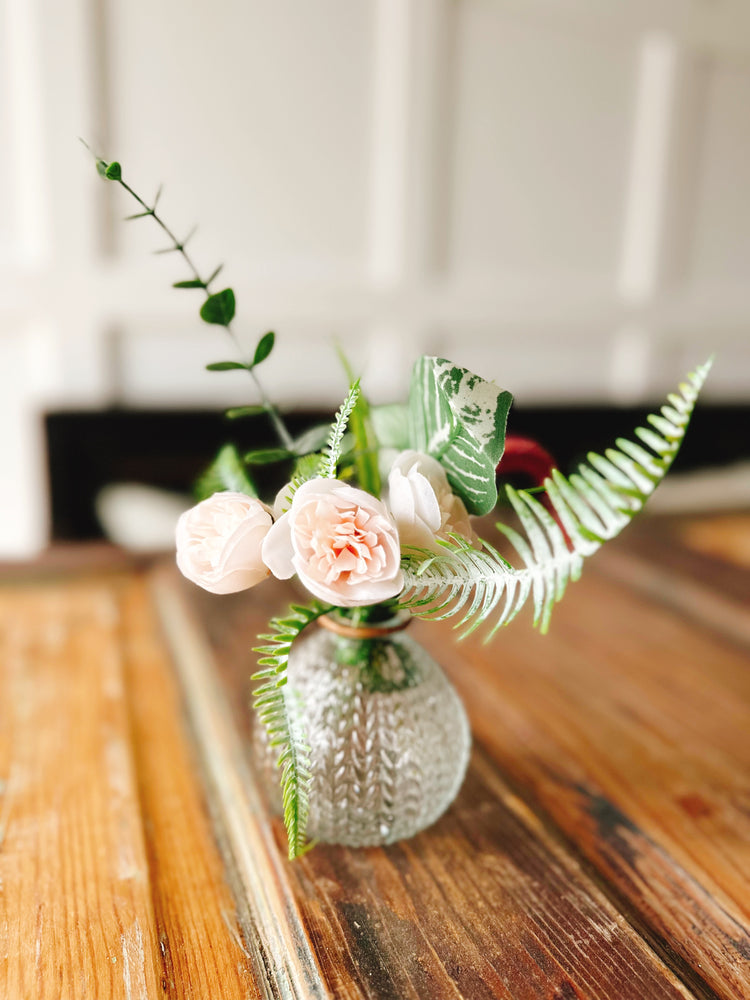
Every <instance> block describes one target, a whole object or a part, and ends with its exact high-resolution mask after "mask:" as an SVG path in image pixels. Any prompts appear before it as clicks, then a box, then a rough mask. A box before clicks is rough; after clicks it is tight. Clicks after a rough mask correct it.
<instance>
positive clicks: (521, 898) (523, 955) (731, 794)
mask: <svg viewBox="0 0 750 1000" xmlns="http://www.w3.org/2000/svg"><path fill="white" fill-rule="evenodd" d="M744 523H750V519H748V520H747V521H746V522H744ZM724 527H725V528H726V525H725V526H724ZM722 537H723V535H722ZM622 541H623V542H624V543H625V544H621V543H620V541H618V542H617V543H614V544H613V545H612V546H611V547H610V550H609V551H608V552H607V551H605V552H603V553H602V554H601V555H600V556H598V557H597V558H596V560H594V561H593V563H592V565H591V566H590V567H589V568H588V570H587V573H586V574H584V578H583V580H582V581H581V582H580V583H577V584H575V585H574V587H573V588H572V589H571V593H570V594H569V595H568V597H567V598H566V601H565V602H564V603H563V605H562V606H560V607H559V608H558V609H557V610H556V611H555V614H554V616H553V622H552V630H551V634H550V635H549V636H547V637H540V636H538V635H536V634H534V633H533V632H532V631H531V629H530V628H529V627H528V625H529V623H528V622H527V621H521V622H518V623H517V624H515V625H514V626H512V627H511V628H509V629H507V630H505V631H504V633H502V634H501V635H500V636H498V637H497V640H496V641H495V643H494V644H493V645H491V646H482V645H481V643H479V642H478V641H474V640H471V641H468V642H466V643H464V644H461V645H457V644H455V643H454V642H453V639H452V636H451V634H450V629H448V628H445V627H441V626H436V625H428V624H423V623H415V625H414V626H413V634H414V635H415V637H417V638H418V639H420V640H421V641H422V642H423V643H424V644H425V645H426V646H427V647H428V648H430V649H431V650H432V651H433V653H434V655H435V656H436V658H437V659H439V660H440V661H441V662H442V663H443V664H444V666H445V668H446V670H447V671H448V673H449V674H450V675H451V677H452V679H453V681H454V683H455V684H456V686H457V687H458V689H459V691H460V693H461V695H462V697H463V699H464V702H465V704H466V706H467V709H468V711H469V715H470V718H471V721H472V727H473V732H474V737H475V748H474V752H473V755H472V761H471V766H470V769H469V774H468V777H467V780H466V783H465V785H464V787H463V789H462V791H461V793H460V795H459V797H458V800H457V801H456V803H455V804H454V806H453V807H452V808H451V809H450V810H449V811H448V813H447V814H446V815H445V816H444V817H443V818H442V819H441V820H439V821H438V823H437V824H435V825H434V826H433V827H432V828H431V829H430V830H427V831H425V832H423V833H422V834H420V835H419V836H418V837H416V838H414V839H412V840H410V841H406V842H402V843H399V844H396V845H393V846H391V847H388V848H385V849H369V850H359V851H357V850H349V849H346V848H341V847H335V846H326V845H318V847H316V848H315V850H314V851H312V852H311V853H310V854H309V855H306V856H305V857H304V858H303V859H301V860H300V861H298V862H296V863H289V862H287V861H286V857H285V853H286V852H285V835H284V830H283V826H282V824H281V822H280V820H279V819H278V818H276V817H274V816H273V815H271V814H270V812H269V808H268V804H267V798H266V795H265V792H264V789H263V788H262V786H261V785H260V783H259V780H258V777H257V776H256V773H255V771H254V767H253V755H252V719H251V713H250V711H249V708H248V705H249V697H250V687H251V682H250V674H251V672H252V670H253V669H254V658H253V655H252V653H251V652H250V650H251V647H252V645H253V643H254V638H255V635H256V633H257V632H258V631H259V630H261V629H262V628H263V627H264V626H265V623H266V621H267V619H268V616H269V614H272V613H275V612H278V611H279V610H281V608H282V607H283V606H284V604H285V602H286V601H287V600H288V599H289V597H290V596H291V591H290V589H289V588H288V587H286V586H284V585H281V584H278V583H274V582H270V583H268V584H266V585H264V586H263V587H261V588H257V589H256V590H254V591H252V592H250V593H246V594H240V595H235V596H232V597H223V598H220V597H215V596H214V595H209V594H204V593H202V592H200V591H198V590H197V589H196V588H192V587H191V586H190V585H189V584H187V583H186V582H185V581H183V580H181V579H180V578H179V577H178V576H177V574H176V572H175V570H174V568H173V567H169V568H158V569H157V570H156V571H155V572H151V571H150V570H149V571H146V570H145V568H144V566H143V564H142V563H141V564H128V563H127V562H123V561H122V560H120V561H118V562H113V563H112V564H111V566H110V567H108V565H107V561H106V558H105V554H104V553H102V552H99V553H98V554H97V556H96V564H95V565H96V570H95V572H92V573H85V572H84V573H83V575H82V573H81V570H82V569H84V568H85V566H86V560H85V559H84V558H82V559H80V560H79V559H76V560H75V561H76V562H78V563H79V565H78V569H77V571H76V573H75V574H73V575H72V576H71V575H70V574H67V573H66V569H65V563H64V561H63V562H60V560H59V559H53V560H51V561H50V562H49V563H48V564H47V566H46V567H45V566H41V565H40V566H37V567H35V568H33V569H32V570H30V571H25V570H24V571H18V572H16V571H14V572H13V573H12V574H10V575H9V576H8V577H7V579H9V580H10V581H11V582H10V583H7V584H6V585H5V586H0V997H2V998H3V1000H5V998H6V997H7V998H8V1000H27V998H31V997H33V998H34V1000H36V998H37V997H39V998H42V1000H44V998H47V997H50V998H52V997H54V998H58V997H65V998H67V997H86V996H94V997H97V998H99V997H102V998H107V997H130V998H133V997H149V998H152V997H161V996H165V995H166V996H173V997H175V998H177V997H211V998H212V1000H213V997H222V998H224V997H226V998H228V1000H234V998H238V997H251V998H254V997H263V998H278V1000H280V998H285V1000H287V998H305V1000H307V998H319V1000H323V998H326V997H333V998H342V1000H362V998H368V1000H376V998H377V1000H390V998H398V1000H401V998H419V1000H422V998H429V1000H433V998H434V1000H442V998H464V1000H483V998H496V997H499V998H503V1000H539V998H544V1000H573V998H578V1000H631V998H632V1000H636V998H637V1000H657V998H658V1000H673V998H678V997H679V998H691V997H692V998H696V997H697V998H703V1000H716V998H717V997H718V998H721V1000H740V998H744V997H746V996H747V997H750V736H748V734H750V671H748V650H749V649H750V634H749V633H748V625H747V614H746V611H747V596H748V592H749V590H748V588H747V586H746V584H747V574H746V573H743V571H742V570H741V567H740V566H738V565H737V564H736V562H735V564H734V565H731V564H727V563H718V562H716V561H715V560H713V559H711V558H708V557H706V556H705V555H702V554H701V552H700V546H698V547H695V546H693V548H692V550H690V549H687V548H685V547H684V546H683V545H681V544H680V543H679V536H678V535H677V534H670V531H669V530H668V531H666V532H662V533H661V534H659V535H654V534H653V533H651V528H649V526H648V525H646V526H645V528H644V530H643V531H642V532H640V533H639V532H635V533H633V534H631V535H630V536H629V537H628V536H626V537H625V538H624V539H623V540H622ZM722 544H724V542H723V543H722ZM112 567H114V571H113V569H112ZM144 572H147V578H144Z"/></svg>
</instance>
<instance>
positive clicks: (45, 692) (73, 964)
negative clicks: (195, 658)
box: [0, 574, 258, 1000]
mask: <svg viewBox="0 0 750 1000" xmlns="http://www.w3.org/2000/svg"><path fill="white" fill-rule="evenodd" d="M0 667H1V669H0V779H1V781H2V784H1V785H0V789H1V792H2V796H1V798H0V841H1V843H0V848H1V849H0V996H2V997H3V998H4V1000H6V998H7V1000H30V998H34V1000H44V998H47V997H49V998H50V1000H52V998H54V1000H60V998H62V997H84V996H86V997H97V998H104V997H123V998H128V1000H131V998H139V1000H141V998H146V997H148V998H152V997H165V996H174V997H186V996H201V997H203V996H205V997H213V996H222V995H226V996H229V997H240V996H243V997H244V996H251V997H252V996H256V995H258V994H257V991H256V989H255V987H254V985H253V982H254V980H253V973H252V971H251V963H250V961H249V959H248V957H247V954H246V952H245V949H244V947H243V945H242V941H241V937H240V930H239V925H238V923H237V919H236V917H235V905H234V901H233V899H232V896H231V893H230V892H229V889H228V884H227V882H226V881H225V879H224V869H223V865H222V863H221V858H220V854H219V851H218V849H217V847H216V844H215V841H214V838H213V834H212V831H211V827H210V823H209V820H208V815H207V813H206V809H205V804H204V802H205V800H204V796H203V793H202V791H201V788H200V785H199V782H198V778H197V776H198V775H199V770H198V767H197V763H196V760H195V759H194V758H193V756H192V750H191V745H190V742H189V740H188V738H187V733H186V730H185V728H184V726H183V723H182V713H181V711H180V700H179V692H178V689H177V687H176V685H175V679H174V676H173V673H172V671H171V669H170V662H169V660H168V658H167V656H166V652H165V648H164V645H163V643H162V642H161V641H160V639H159V636H158V632H157V630H156V625H155V619H154V616H153V612H152V610H151V609H150V607H149V605H148V602H147V599H146V590H145V585H144V583H143V581H139V580H137V579H133V578H131V577H125V576H119V577H117V576H112V575H111V574H107V575H105V576H103V577H97V578H81V579H63V580H60V581H57V582H54V581H53V582H49V583H47V584H40V583H28V584H26V585H21V586H16V587H13V588H10V587H5V588H0ZM224 991H226V992H224Z"/></svg>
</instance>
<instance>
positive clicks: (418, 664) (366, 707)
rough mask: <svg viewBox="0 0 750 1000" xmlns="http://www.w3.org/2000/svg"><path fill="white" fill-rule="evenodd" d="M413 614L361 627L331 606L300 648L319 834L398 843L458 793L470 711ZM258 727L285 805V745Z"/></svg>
mask: <svg viewBox="0 0 750 1000" xmlns="http://www.w3.org/2000/svg"><path fill="white" fill-rule="evenodd" d="M409 617H410V616H409V615H408V614H407V615H404V616H401V617H399V618H392V619H389V620H388V621H384V622H379V623H368V624H367V625H365V626H362V627H353V626H352V625H351V624H350V623H349V622H348V620H347V619H345V618H341V617H337V616H336V615H335V614H332V615H328V616H326V617H325V618H324V619H321V620H320V622H319V625H321V626H323V627H319V628H311V630H310V631H309V632H308V633H305V634H303V635H302V636H301V637H300V639H299V640H298V641H297V642H296V643H295V644H294V646H293V647H292V652H291V654H290V657H289V664H288V667H287V685H286V688H285V692H286V699H287V707H288V711H289V712H291V713H293V715H294V717H295V718H296V721H297V722H298V724H299V725H300V727H301V731H302V732H303V733H304V735H305V739H306V741H307V745H308V746H309V748H310V762H311V774H312V780H311V786H310V814H309V820H308V828H307V832H308V835H309V837H310V838H311V839H316V840H320V841H323V842H326V843H333V844H346V845H349V846H350V847H365V846H372V845H377V844H390V843H393V842H394V841H396V840H402V839H404V838H406V837H412V836H414V834H416V833H418V832H419V831H420V830H423V829H424V828H425V827H427V826H429V825H430V824H431V823H433V822H434V821H435V820H436V819H437V818H438V817H439V816H440V815H441V814H442V813H443V812H445V810H446V809H447V808H448V806H449V805H450V804H451V803H452V802H453V800H454V798H455V797H456V795H457V794H458V790H459V788H460V787H461V783H462V781H463V778H464V775H465V773H466V767H467V764H468V761H469V751H470V747H471V734H470V731H469V724H468V720H467V718H466V713H465V711H464V708H463V705H462V704H461V701H460V699H459V697H458V695H457V693H456V691H455V689H454V688H453V686H452V685H451V683H450V682H449V681H448V679H447V677H446V676H445V674H444V673H443V671H442V670H441V668H440V667H439V666H438V664H437V663H435V661H434V660H433V659H432V657H431V656H430V655H429V654H428V653H427V652H426V651H425V650H424V649H423V648H422V647H421V646H420V645H419V643H417V642H416V641H415V640H414V639H412V638H411V637H410V636H408V635H406V634H405V633H404V631H403V630H404V628H405V626H406V625H408V623H409ZM258 731H259V732H258ZM256 732H258V744H257V745H258V749H259V750H260V752H261V755H262V759H263V770H264V775H265V777H266V779H267V780H268V783H269V785H270V787H271V789H272V796H273V801H274V804H275V806H276V808H277V809H279V810H280V793H279V789H278V785H279V772H278V770H277V768H276V766H275V763H276V758H277V757H278V750H276V749H275V748H269V747H268V745H267V743H266V741H265V734H264V732H263V729H262V727H260V726H259V727H256Z"/></svg>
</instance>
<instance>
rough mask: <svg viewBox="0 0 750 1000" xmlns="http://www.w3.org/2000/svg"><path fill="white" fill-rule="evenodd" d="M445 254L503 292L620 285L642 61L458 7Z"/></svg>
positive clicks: (616, 46)
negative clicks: (600, 280)
mask: <svg viewBox="0 0 750 1000" xmlns="http://www.w3.org/2000/svg"><path fill="white" fill-rule="evenodd" d="M456 45H457V53H456V92H455V111H454V114H455V126H454V127H455V134H454V141H453V158H454V159H453V184H452V217H451V226H450V234H451V240H450V249H449V256H450V261H451V265H452V267H453V268H454V269H455V270H456V271H459V272H467V271H468V272H469V273H474V272H476V271H481V272H485V273H491V274H493V275H494V276H495V277H496V279H497V281H498V282H502V281H503V279H504V278H505V277H507V276H510V275H514V274H518V273H521V274H523V273H528V274H532V275H534V277H535V278H538V279H540V280H543V279H544V277H545V276H550V275H553V276H555V275H561V274H562V275H570V274H576V273H578V274H581V273H583V274H585V275H587V276H591V277H597V276H598V277H601V276H602V275H612V274H613V273H614V269H615V266H616V258H617V254H618V250H619V240H620V227H621V224H622V218H621V215H622V203H623V195H624V188H625V182H626V169H627V153H628V143H629V140H630V131H631V124H632V123H631V104H632V93H633V73H634V51H633V47H632V44H627V43H620V42H618V41H617V40H616V39H615V40H613V39H612V38H610V37H608V36H604V37H602V38H596V40H595V42H594V43H592V38H591V36H590V35H588V34H585V33H584V34H581V33H580V32H579V31H577V30H576V29H575V27H574V26H565V27H560V25H559V23H557V22H553V23H552V24H550V25H549V26H547V25H546V24H544V23H540V22H539V21H535V22H529V21H527V20H525V19H514V18H513V17H512V16H510V15H509V14H508V13H507V12H506V11H505V10H504V9H503V5H502V4H497V3H493V2H489V0H462V2H461V3H460V4H459V6H458V25H457V38H456Z"/></svg>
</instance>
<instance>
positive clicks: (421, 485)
mask: <svg viewBox="0 0 750 1000" xmlns="http://www.w3.org/2000/svg"><path fill="white" fill-rule="evenodd" d="M388 506H389V507H390V510H391V513H392V514H393V518H394V520H395V522H396V525H397V526H398V534H399V538H400V539H401V544H402V545H407V546H408V545H413V546H415V547H416V548H420V549H429V550H430V551H431V552H440V551H441V546H440V545H438V544H437V542H436V539H438V538H448V536H449V535H451V534H453V535H461V536H462V537H463V538H466V539H467V541H469V542H471V544H472V545H473V546H474V547H475V548H476V547H477V546H478V545H479V544H480V543H479V538H478V536H477V534H476V532H475V531H474V529H473V528H472V526H471V519H470V517H469V514H468V512H467V510H466V507H465V506H464V503H463V500H461V498H460V497H457V496H456V494H455V493H454V492H453V491H452V490H451V488H450V484H449V482H448V477H447V476H446V474H445V469H443V467H442V465H441V464H440V463H439V462H438V461H437V460H436V459H434V458H432V456H431V455H424V454H422V452H419V451H402V452H401V453H400V454H399V455H398V456H397V457H396V459H395V460H394V462H393V465H392V467H391V471H390V474H389V476H388Z"/></svg>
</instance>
